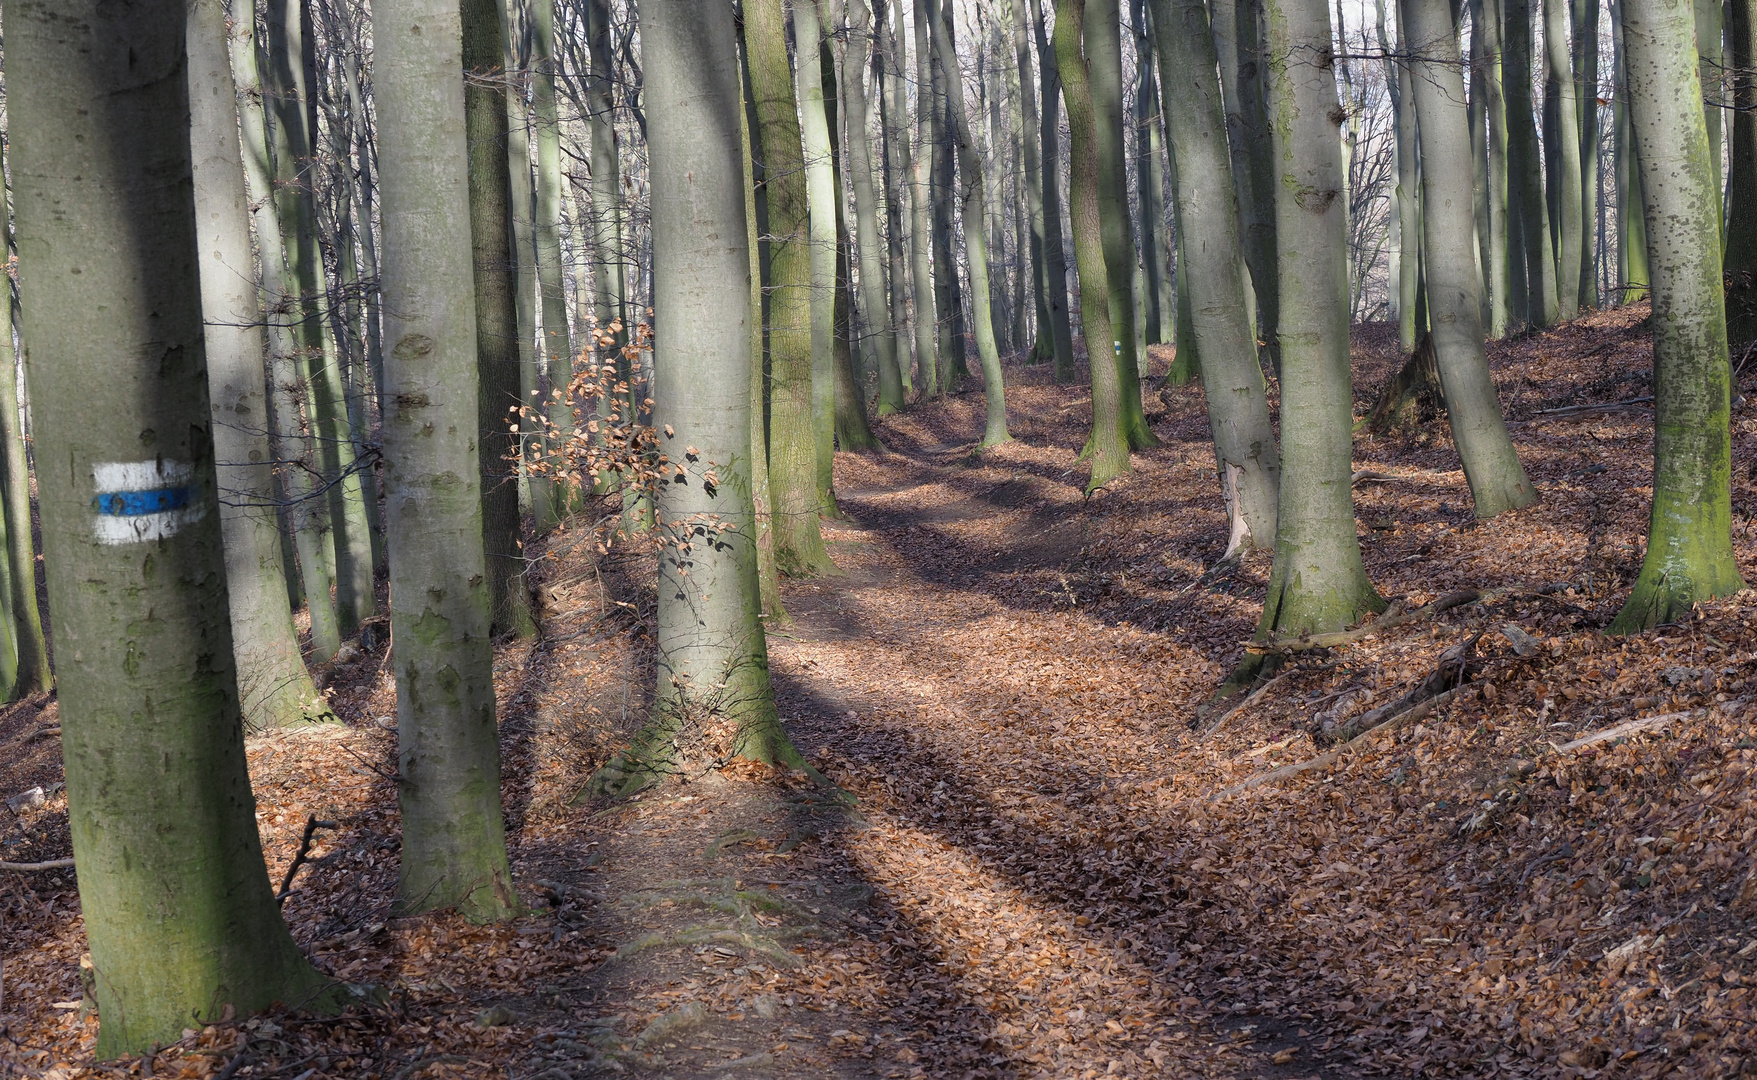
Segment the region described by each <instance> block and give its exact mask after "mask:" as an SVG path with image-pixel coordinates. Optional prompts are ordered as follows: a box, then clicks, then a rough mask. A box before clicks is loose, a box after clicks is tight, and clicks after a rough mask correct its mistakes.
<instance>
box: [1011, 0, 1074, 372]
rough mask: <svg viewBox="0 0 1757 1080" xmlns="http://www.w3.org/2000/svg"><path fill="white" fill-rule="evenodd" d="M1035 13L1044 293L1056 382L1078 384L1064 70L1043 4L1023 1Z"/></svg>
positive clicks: (1032, 19) (1033, 22) (1032, 21)
mask: <svg viewBox="0 0 1757 1080" xmlns="http://www.w3.org/2000/svg"><path fill="white" fill-rule="evenodd" d="M1019 2H1020V3H1022V4H1029V5H1030V7H1031V32H1032V36H1033V39H1034V40H1035V41H1036V43H1037V55H1038V56H1039V57H1041V58H1042V62H1043V81H1042V91H1043V113H1042V115H1041V116H1040V117H1039V125H1040V127H1039V130H1040V131H1041V132H1042V138H1041V139H1040V140H1039V143H1040V146H1039V152H1040V156H1039V167H1040V168H1041V169H1042V177H1043V183H1042V188H1043V289H1044V293H1043V295H1044V305H1045V306H1046V307H1047V308H1048V309H1049V330H1050V340H1051V341H1052V342H1053V344H1054V345H1055V369H1054V377H1055V381H1056V382H1062V383H1065V382H1073V381H1074V330H1073V324H1072V322H1071V321H1070V320H1071V317H1070V315H1069V314H1068V257H1067V251H1066V248H1065V247H1064V246H1063V243H1062V238H1063V237H1064V236H1065V235H1066V233H1065V231H1064V230H1063V228H1062V198H1061V183H1060V178H1061V117H1060V115H1059V114H1060V112H1061V97H1062V83H1061V70H1060V67H1059V65H1058V62H1057V60H1056V54H1055V47H1054V46H1052V45H1051V44H1050V41H1049V34H1048V31H1046V30H1045V29H1044V25H1043V3H1042V0H1019Z"/></svg>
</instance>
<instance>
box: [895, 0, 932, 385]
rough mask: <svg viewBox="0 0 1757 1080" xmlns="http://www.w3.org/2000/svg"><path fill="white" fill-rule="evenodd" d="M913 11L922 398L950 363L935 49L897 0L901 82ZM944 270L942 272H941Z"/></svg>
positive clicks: (914, 262) (912, 234) (912, 188)
mask: <svg viewBox="0 0 1757 1080" xmlns="http://www.w3.org/2000/svg"><path fill="white" fill-rule="evenodd" d="M905 9H907V10H908V11H909V12H910V13H911V15H912V19H911V24H912V25H913V27H914V31H915V129H914V131H915V134H914V139H915V148H914V151H913V153H912V154H911V156H910V159H909V176H908V182H909V281H910V296H911V308H912V310H913V311H914V320H915V326H914V330H915V364H916V369H917V374H916V385H915V389H916V390H917V391H919V392H920V393H921V394H922V395H923V396H927V395H931V394H933V393H935V392H936V391H937V390H938V388H939V372H940V371H941V370H943V369H944V367H945V365H944V363H943V362H941V361H940V360H939V347H940V345H939V343H940V338H941V333H940V325H939V320H940V314H941V313H940V310H939V288H938V286H937V285H936V284H935V282H934V270H933V259H934V256H935V255H936V254H937V252H938V247H937V241H938V234H937V232H936V231H935V226H936V225H937V222H938V217H937V214H936V213H935V210H934V203H933V174H932V160H933V157H934V155H936V154H937V151H936V150H935V149H934V144H933V132H934V121H933V105H932V96H931V94H932V77H931V73H930V69H931V67H932V55H933V49H932V47H931V46H929V45H928V44H927V41H928V34H927V31H926V26H927V14H926V10H925V9H924V8H922V6H921V5H920V4H919V3H915V2H913V0H894V4H893V10H894V11H895V13H896V19H895V28H896V29H895V33H894V35H893V37H894V39H895V41H896V43H897V56H896V59H897V70H898V80H899V81H902V79H903V77H904V76H903V74H902V73H903V72H904V71H906V70H907V67H906V65H905V64H904V55H903V54H904V51H905V42H904V40H903V38H904V34H903V12H904V11H905ZM941 272H942V273H943V270H942V271H941Z"/></svg>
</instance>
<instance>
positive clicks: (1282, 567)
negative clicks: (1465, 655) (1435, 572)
mask: <svg viewBox="0 0 1757 1080" xmlns="http://www.w3.org/2000/svg"><path fill="white" fill-rule="evenodd" d="M1266 10H1267V13H1268V23H1269V52H1268V57H1269V59H1268V63H1269V104H1270V110H1271V111H1270V133H1271V137H1272V140H1273V151H1274V164H1275V176H1274V179H1275V192H1276V195H1275V235H1276V238H1277V240H1278V241H1279V243H1280V251H1281V259H1280V280H1281V297H1280V299H1281V318H1280V324H1279V336H1280V343H1281V499H1280V504H1279V513H1278V521H1277V524H1278V529H1277V532H1276V538H1275V563H1274V568H1273V570H1272V571H1271V573H1270V578H1269V590H1268V595H1267V596H1266V597H1265V599H1264V602H1263V618H1262V621H1261V623H1259V625H1258V629H1257V633H1258V636H1259V637H1261V638H1267V637H1270V636H1272V635H1275V634H1285V633H1304V632H1308V631H1312V632H1321V631H1328V630H1336V629H1339V628H1341V627H1343V626H1346V625H1348V624H1350V623H1352V622H1354V621H1355V620H1356V619H1359V618H1360V617H1361V616H1362V615H1364V614H1366V613H1367V612H1370V611H1378V610H1381V609H1382V608H1383V607H1384V601H1383V600H1381V599H1380V598H1379V595H1378V593H1376V592H1375V591H1374V590H1373V586H1372V583H1371V582H1370V581H1368V580H1367V575H1366V569H1365V567H1364V566H1363V565H1362V563H1361V555H1360V541H1359V539H1358V538H1357V537H1356V535H1355V523H1354V499H1353V492H1352V488H1351V483H1350V481H1351V479H1352V476H1353V461H1352V453H1353V436H1352V428H1353V419H1354V418H1353V412H1352V410H1353V394H1352V393H1351V391H1350V387H1349V367H1348V267H1347V255H1346V252H1345V250H1344V243H1345V241H1344V225H1345V222H1344V216H1345V214H1346V211H1347V208H1346V206H1345V205H1344V202H1343V198H1342V195H1343V176H1342V142H1341V136H1340V132H1339V131H1338V125H1339V123H1340V119H1341V110H1339V109H1338V108H1337V105H1336V76H1335V73H1334V66H1333V53H1332V51H1331V50H1332V46H1331V35H1330V15H1329V9H1328V7H1327V5H1326V4H1325V3H1324V0H1268V2H1267V4H1266Z"/></svg>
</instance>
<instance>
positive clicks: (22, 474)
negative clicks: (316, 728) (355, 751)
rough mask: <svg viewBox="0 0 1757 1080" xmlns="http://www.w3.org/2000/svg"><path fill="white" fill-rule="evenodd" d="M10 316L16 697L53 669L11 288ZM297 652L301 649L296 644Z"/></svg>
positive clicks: (1, 358)
mask: <svg viewBox="0 0 1757 1080" xmlns="http://www.w3.org/2000/svg"><path fill="white" fill-rule="evenodd" d="M5 310H6V316H5V319H4V321H0V455H3V457H0V484H3V485H4V489H3V495H0V497H3V498H4V500H5V519H6V552H5V558H6V562H7V570H8V573H7V575H6V587H7V591H8V593H9V598H8V603H7V611H8V612H9V613H10V615H11V619H12V626H13V629H12V635H11V636H12V639H13V641H14V642H15V643H16V646H15V648H16V656H17V660H16V668H15V670H14V672H13V677H12V694H13V697H14V698H24V697H29V696H30V695H32V694H38V693H42V692H43V691H45V690H52V689H54V687H55V674H54V672H53V671H52V670H51V669H50V666H49V643H48V639H47V638H45V637H44V635H43V616H42V612H41V611H40V610H39V609H38V607H37V574H36V569H37V560H36V549H35V547H34V546H33V541H32V539H31V502H30V462H29V460H28V459H27V457H26V456H25V446H24V433H23V431H22V430H21V429H20V424H19V419H18V356H17V354H16V352H15V351H14V347H13V343H12V329H13V325H14V323H15V322H16V320H17V315H18V309H17V303H16V301H15V300H14V298H13V296H12V290H11V289H10V288H9V289H7V295H6V308H5ZM294 654H295V655H297V650H296V649H295V653H294Z"/></svg>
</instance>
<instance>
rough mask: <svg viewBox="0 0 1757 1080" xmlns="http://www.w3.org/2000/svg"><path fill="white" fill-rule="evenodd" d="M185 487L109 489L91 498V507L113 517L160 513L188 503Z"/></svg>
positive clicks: (187, 491) (187, 489)
mask: <svg viewBox="0 0 1757 1080" xmlns="http://www.w3.org/2000/svg"><path fill="white" fill-rule="evenodd" d="M189 496H190V489H189V488H187V487H169V488H155V489H153V490H151V491H110V492H105V493H104V494H102V495H98V496H97V497H95V498H93V499H92V509H94V510H96V511H97V512H98V513H100V514H109V515H112V516H114V517H139V516H141V515H142V514H162V513H164V512H165V511H166V510H180V509H182V508H183V507H185V506H188V505H189Z"/></svg>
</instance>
